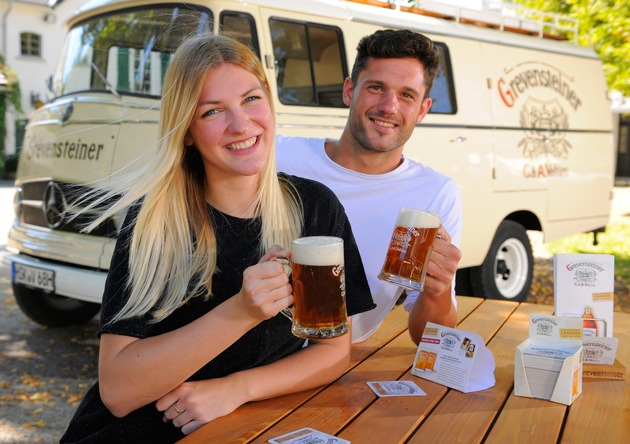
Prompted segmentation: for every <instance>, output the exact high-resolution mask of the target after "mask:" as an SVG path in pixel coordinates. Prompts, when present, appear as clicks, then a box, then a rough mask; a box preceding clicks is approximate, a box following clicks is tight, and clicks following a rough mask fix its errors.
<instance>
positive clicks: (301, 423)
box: [254, 332, 415, 443]
mask: <svg viewBox="0 0 630 444" xmlns="http://www.w3.org/2000/svg"><path fill="white" fill-rule="evenodd" d="M414 354H415V345H414V344H413V342H412V341H411V338H410V337H409V335H408V334H407V333H406V332H405V333H402V334H401V335H400V336H398V337H397V338H396V339H394V340H393V341H391V342H390V343H389V344H387V345H385V346H384V347H383V348H382V349H380V350H379V351H378V352H376V353H375V354H374V355H372V356H370V358H369V359H367V360H366V361H364V362H362V363H361V364H359V365H358V366H356V367H355V368H353V369H352V370H351V371H349V372H348V373H346V374H345V375H343V376H342V377H341V378H340V379H338V380H337V381H335V382H334V383H332V384H331V385H329V386H328V387H326V388H325V389H324V390H322V391H321V392H320V393H318V395H317V396H315V397H313V398H312V399H311V400H309V401H308V402H307V403H305V404H304V405H303V406H301V407H300V408H299V409H297V410H296V411H295V412H293V413H292V414H291V416H290V417H287V418H284V419H283V420H282V421H281V422H279V423H278V424H276V425H275V426H274V427H272V428H271V429H270V430H268V431H267V432H265V433H264V434H263V435H262V436H260V437H259V438H257V439H256V440H255V441H254V442H255V443H265V442H267V440H268V439H269V438H273V437H275V436H279V435H283V434H285V433H288V432H291V431H294V430H296V429H300V428H302V427H312V428H314V429H316V430H320V431H322V432H326V433H330V434H332V435H335V434H337V433H338V432H339V431H340V430H341V429H342V428H343V427H344V426H345V425H346V424H347V423H348V422H350V421H351V420H352V419H353V418H355V417H356V416H358V415H359V414H360V413H361V412H362V411H363V410H364V409H365V408H367V407H368V406H369V405H370V404H372V403H373V402H374V399H375V395H374V392H373V391H372V389H370V388H369V387H368V385H367V384H366V382H367V381H391V380H397V379H399V378H400V377H401V376H402V375H403V374H404V373H405V371H407V369H408V368H409V367H410V366H411V363H412V362H413V358H414ZM374 442H379V441H374Z"/></svg>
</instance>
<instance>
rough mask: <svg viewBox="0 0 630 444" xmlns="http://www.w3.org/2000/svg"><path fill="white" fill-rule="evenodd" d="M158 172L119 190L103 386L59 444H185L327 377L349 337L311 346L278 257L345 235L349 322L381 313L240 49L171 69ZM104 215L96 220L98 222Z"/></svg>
mask: <svg viewBox="0 0 630 444" xmlns="http://www.w3.org/2000/svg"><path fill="white" fill-rule="evenodd" d="M159 135H160V138H159V140H160V142H159V146H158V152H157V154H156V155H155V158H154V161H153V162H152V164H150V165H147V167H146V168H145V169H144V170H143V171H142V173H141V174H139V175H135V176H134V178H133V179H132V180H127V181H121V182H119V186H118V189H116V190H113V191H112V193H118V195H122V198H121V199H120V200H118V201H117V203H116V204H114V205H113V206H112V207H111V208H110V209H109V210H108V212H107V213H106V214H105V215H103V216H102V218H106V217H110V216H111V215H113V214H115V213H117V212H119V211H120V210H122V209H124V208H127V207H130V209H129V211H128V213H127V217H126V220H125V223H124V225H123V228H122V230H121V233H120V236H119V238H118V242H117V246H116V250H115V252H114V256H113V259H112V263H111V267H110V272H109V275H108V279H107V284H106V289H105V294H104V297H103V307H102V313H101V328H100V330H99V336H100V341H101V345H100V356H99V380H98V382H97V383H96V384H95V385H94V387H92V388H91V389H90V390H89V391H88V393H87V394H86V397H85V399H84V400H83V402H82V403H81V405H80V406H79V408H78V410H77V412H76V413H75V415H74V417H73V419H72V421H71V423H70V425H69V427H68V430H67V431H66V433H65V435H64V437H63V438H62V440H61V441H62V442H108V443H111V442H151V443H156V442H174V441H177V440H179V439H181V438H182V437H183V436H184V435H185V434H189V433H191V432H192V431H194V430H196V429H197V428H199V427H201V426H202V425H203V424H205V423H207V422H209V421H212V420H213V419H215V418H217V417H220V416H223V415H227V414H229V413H230V412H232V411H233V410H234V409H235V408H237V407H238V406H240V405H241V404H243V403H245V402H248V401H254V400H260V399H266V398H270V397H275V396H279V395H283V394H287V393H292V392H296V391H301V390H305V389H309V388H312V387H315V386H319V385H322V384H326V383H328V382H330V381H332V380H334V379H336V378H337V377H339V376H340V375H341V374H342V373H343V371H344V370H345V368H346V366H347V364H348V361H349V354H350V339H351V336H350V335H344V336H341V337H338V338H335V339H327V340H321V341H314V340H312V341H310V342H309V344H308V346H306V347H304V345H305V341H304V340H303V339H299V338H297V337H295V336H293V335H292V334H291V330H290V321H289V320H288V319H287V318H286V317H284V316H283V315H282V314H279V312H280V311H281V310H282V309H284V308H286V307H287V306H289V305H290V304H291V303H292V301H293V297H292V294H291V285H290V284H289V279H288V277H287V275H286V274H285V273H284V272H283V268H282V266H281V265H280V263H278V262H276V261H273V260H271V259H273V258H274V257H275V256H286V255H288V254H289V252H288V251H287V250H285V249H284V248H282V247H281V246H284V247H286V246H288V245H289V244H290V242H291V241H292V239H294V238H296V237H299V236H306V235H333V236H339V237H342V238H343V239H344V241H345V263H346V270H347V271H346V279H347V283H346V285H347V295H346V297H347V302H346V303H347V308H348V314H349V315H353V314H356V313H360V312H363V311H366V310H369V309H372V308H373V307H374V304H373V302H372V298H371V296H370V293H369V287H368V284H367V280H366V278H365V273H364V271H363V265H362V264H361V260H360V257H359V253H358V250H357V247H356V244H355V242H354V238H353V236H352V232H351V229H350V225H349V223H348V220H347V218H346V216H345V213H344V211H343V207H342V206H341V205H340V203H339V201H338V200H337V198H336V197H335V196H334V194H333V193H332V192H331V191H330V190H329V189H328V188H326V187H324V186H323V185H321V184H319V183H318V182H314V181H310V180H306V179H300V178H297V177H293V176H286V175H280V176H279V175H278V174H277V173H276V170H275V164H276V162H275V154H274V138H275V122H274V114H273V109H272V103H271V98H270V91H269V86H268V83H267V80H266V77H265V74H264V71H263V69H262V66H261V64H260V61H259V60H258V58H257V57H256V56H255V54H254V53H253V52H252V51H250V50H249V49H248V48H246V47H245V46H243V45H241V44H239V43H237V42H236V41H234V40H232V39H229V38H227V37H222V36H211V35H203V36H197V37H193V38H191V39H189V40H187V41H185V42H184V43H183V44H182V45H181V46H180V47H179V48H178V49H177V51H176V52H175V54H174V56H173V59H172V61H171V63H170V65H169V67H168V70H167V73H166V77H165V81H164V90H163V97H162V105H161V116H160V129H159ZM98 222H99V221H96V222H95V223H94V225H96V224H98Z"/></svg>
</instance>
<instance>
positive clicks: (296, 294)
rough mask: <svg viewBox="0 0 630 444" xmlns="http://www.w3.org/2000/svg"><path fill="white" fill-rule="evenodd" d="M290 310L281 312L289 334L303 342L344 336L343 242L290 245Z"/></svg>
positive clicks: (320, 239)
mask: <svg viewBox="0 0 630 444" xmlns="http://www.w3.org/2000/svg"><path fill="white" fill-rule="evenodd" d="M277 260H278V261H279V262H281V263H283V264H284V265H289V264H290V267H291V268H290V271H289V270H287V271H288V273H287V274H289V273H290V274H291V278H292V280H293V282H292V285H293V309H292V310H289V309H285V310H282V313H283V314H284V315H285V316H287V317H288V318H289V319H291V321H292V323H293V325H292V327H291V331H292V332H293V334H294V335H295V336H298V337H300V338H306V339H309V338H310V339H318V338H319V339H322V338H334V337H337V336H341V335H343V334H345V333H347V332H348V330H349V325H348V315H347V313H346V279H345V270H344V255H343V239H341V238H338V237H332V236H309V237H301V238H298V239H295V240H294V241H293V242H292V243H291V260H288V259H286V258H277Z"/></svg>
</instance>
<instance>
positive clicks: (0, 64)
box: [0, 54, 22, 178]
mask: <svg viewBox="0 0 630 444" xmlns="http://www.w3.org/2000/svg"><path fill="white" fill-rule="evenodd" d="M11 105H13V106H14V107H15V109H16V110H17V111H18V112H22V103H21V94H20V82H19V80H18V76H17V74H16V73H15V71H13V70H12V69H11V68H10V67H9V66H8V65H6V64H5V63H4V57H3V56H2V54H0V178H2V177H3V175H4V139H5V137H6V135H7V122H6V115H7V108H8V107H9V106H11Z"/></svg>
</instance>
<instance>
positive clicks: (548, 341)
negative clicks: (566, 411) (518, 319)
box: [514, 314, 582, 405]
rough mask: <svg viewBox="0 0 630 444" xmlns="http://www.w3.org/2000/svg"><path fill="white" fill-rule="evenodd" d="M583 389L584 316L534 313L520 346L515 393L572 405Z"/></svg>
mask: <svg viewBox="0 0 630 444" xmlns="http://www.w3.org/2000/svg"><path fill="white" fill-rule="evenodd" d="M581 393H582V320H581V319H578V318H562V317H557V316H549V315H539V314H531V316H530V323H529V338H528V339H527V340H525V341H524V342H522V343H521V344H520V345H519V346H518V347H516V352H515V360H514V394H515V395H516V396H525V397H529V398H539V399H546V400H549V401H553V402H558V403H561V404H566V405H570V404H571V403H572V402H573V401H574V400H575V399H576V398H577V397H578V396H579V395H580V394H581Z"/></svg>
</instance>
